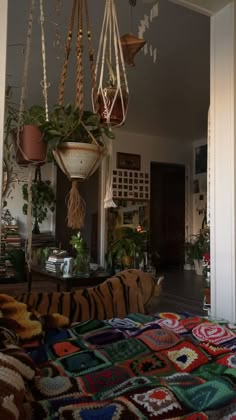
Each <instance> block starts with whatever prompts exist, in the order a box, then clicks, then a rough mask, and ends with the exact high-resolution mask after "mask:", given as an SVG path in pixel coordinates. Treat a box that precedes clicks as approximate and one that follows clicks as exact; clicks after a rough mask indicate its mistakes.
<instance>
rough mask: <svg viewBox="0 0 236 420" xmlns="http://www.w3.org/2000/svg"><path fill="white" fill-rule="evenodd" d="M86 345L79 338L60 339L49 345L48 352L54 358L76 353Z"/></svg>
mask: <svg viewBox="0 0 236 420" xmlns="http://www.w3.org/2000/svg"><path fill="white" fill-rule="evenodd" d="M85 348H86V347H85V346H84V345H83V343H82V342H80V341H79V340H78V339H77V340H72V341H70V340H68V341H59V342H58V343H54V344H52V345H51V346H49V349H48V353H49V354H50V356H51V358H52V359H55V358H56V357H63V356H66V355H69V354H73V353H76V352H77V351H80V350H82V349H85Z"/></svg>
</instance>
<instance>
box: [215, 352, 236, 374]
mask: <svg viewBox="0 0 236 420" xmlns="http://www.w3.org/2000/svg"><path fill="white" fill-rule="evenodd" d="M217 363H219V364H220V365H223V366H228V367H229V368H234V369H236V354H235V353H230V354H227V356H224V357H221V358H219V359H217ZM235 372H236V371H235Z"/></svg>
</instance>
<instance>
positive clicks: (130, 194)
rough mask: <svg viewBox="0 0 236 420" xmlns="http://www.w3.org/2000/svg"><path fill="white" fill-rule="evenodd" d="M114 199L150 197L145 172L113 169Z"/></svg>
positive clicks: (147, 177) (144, 198) (146, 198)
mask: <svg viewBox="0 0 236 420" xmlns="http://www.w3.org/2000/svg"><path fill="white" fill-rule="evenodd" d="M112 186H113V197H114V199H116V198H117V199H126V200H128V199H133V200H149V199H150V180H149V174H148V173H147V172H139V171H130V170H124V169H122V170H121V169H116V170H113V185H112Z"/></svg>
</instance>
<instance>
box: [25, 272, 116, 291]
mask: <svg viewBox="0 0 236 420" xmlns="http://www.w3.org/2000/svg"><path fill="white" fill-rule="evenodd" d="M111 276H112V275H111V274H110V273H105V272H94V273H91V274H90V276H89V277H78V276H72V277H63V276H62V274H56V273H52V272H49V271H47V270H46V269H45V268H42V267H40V266H32V267H31V272H28V293H30V292H31V287H32V283H33V281H37V280H38V281H39V280H40V281H47V282H50V283H54V284H56V286H57V291H58V292H60V291H61V290H63V291H67V292H68V291H70V290H71V289H72V288H78V289H79V288H86V287H93V286H97V285H98V284H100V283H102V282H103V281H105V280H106V279H107V278H109V277H111Z"/></svg>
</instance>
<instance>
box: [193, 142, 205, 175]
mask: <svg viewBox="0 0 236 420" xmlns="http://www.w3.org/2000/svg"><path fill="white" fill-rule="evenodd" d="M194 155H195V156H194V165H195V171H194V172H195V175H199V174H202V173H206V172H207V144H203V145H201V146H197V147H195V151H194Z"/></svg>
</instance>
